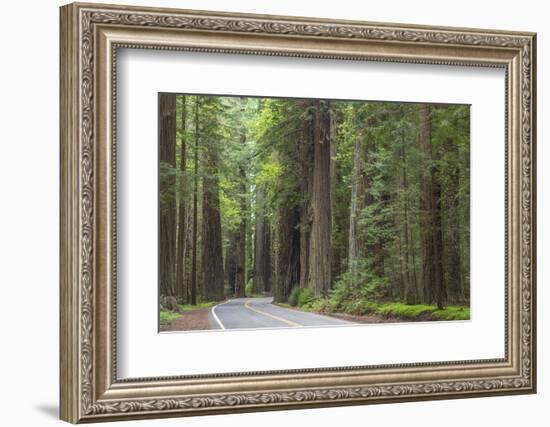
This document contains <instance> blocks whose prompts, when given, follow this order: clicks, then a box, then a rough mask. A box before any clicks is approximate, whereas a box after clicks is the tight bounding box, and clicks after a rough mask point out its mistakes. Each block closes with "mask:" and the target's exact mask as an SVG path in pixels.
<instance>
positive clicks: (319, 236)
mask: <svg viewBox="0 0 550 427" xmlns="http://www.w3.org/2000/svg"><path fill="white" fill-rule="evenodd" d="M316 107H317V108H316V112H315V119H316V120H315V139H314V149H313V191H312V196H311V208H312V213H313V222H312V224H311V241H310V250H309V288H310V289H311V290H312V291H313V293H314V295H315V296H321V295H323V294H325V293H326V292H327V291H328V290H329V289H330V287H331V283H332V280H331V266H332V262H331V261H332V256H331V232H330V228H331V212H330V207H331V202H330V113H329V108H328V105H327V103H326V102H325V101H317V102H316Z"/></svg>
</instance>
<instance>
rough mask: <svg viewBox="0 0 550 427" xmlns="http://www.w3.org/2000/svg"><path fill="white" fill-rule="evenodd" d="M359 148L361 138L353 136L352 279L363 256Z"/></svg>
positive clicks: (363, 164) (361, 171) (350, 248)
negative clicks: (360, 219) (360, 226)
mask: <svg viewBox="0 0 550 427" xmlns="http://www.w3.org/2000/svg"><path fill="white" fill-rule="evenodd" d="M362 151H363V150H362V149H361V140H360V138H359V137H356V138H355V142H354V144H353V169H352V176H351V198H350V218H349V238H348V270H349V271H350V273H351V276H352V278H353V280H356V279H357V273H358V267H359V266H358V263H359V261H360V260H361V259H362V258H363V256H364V254H363V242H362V239H361V234H362V233H361V230H360V229H359V221H358V219H359V213H360V212H361V209H362V208H363V206H362V203H361V200H363V199H364V195H363V194H362V193H363V192H364V191H365V188H364V185H363V183H364V177H363V171H364V167H365V163H364V159H363V153H362Z"/></svg>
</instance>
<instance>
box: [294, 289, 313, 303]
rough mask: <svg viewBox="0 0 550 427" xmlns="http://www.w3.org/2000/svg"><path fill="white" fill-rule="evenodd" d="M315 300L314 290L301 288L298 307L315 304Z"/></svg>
mask: <svg viewBox="0 0 550 427" xmlns="http://www.w3.org/2000/svg"><path fill="white" fill-rule="evenodd" d="M313 300H314V295H313V292H312V290H311V289H309V288H301V289H300V291H299V292H298V296H297V300H296V302H297V304H298V307H304V306H306V305H308V304H310V303H311V302H313Z"/></svg>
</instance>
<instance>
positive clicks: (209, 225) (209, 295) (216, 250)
mask: <svg viewBox="0 0 550 427" xmlns="http://www.w3.org/2000/svg"><path fill="white" fill-rule="evenodd" d="M204 169H205V174H204V177H203V186H202V194H203V197H202V236H201V242H202V247H201V249H202V250H201V252H202V253H201V260H202V279H203V297H204V299H205V300H207V301H219V300H222V299H223V297H224V295H223V280H224V275H223V247H222V223H221V216H220V198H219V184H218V175H217V174H218V154H217V152H216V151H215V150H214V149H209V148H206V149H205V151H204Z"/></svg>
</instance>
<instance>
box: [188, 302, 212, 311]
mask: <svg viewBox="0 0 550 427" xmlns="http://www.w3.org/2000/svg"><path fill="white" fill-rule="evenodd" d="M219 303H220V302H219V301H200V302H198V303H197V305H191V304H179V308H180V310H182V311H191V310H197V309H199V308H209V307H213V306H215V305H217V304H219Z"/></svg>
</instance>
